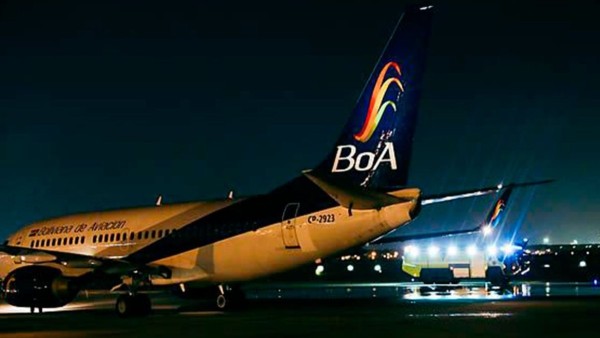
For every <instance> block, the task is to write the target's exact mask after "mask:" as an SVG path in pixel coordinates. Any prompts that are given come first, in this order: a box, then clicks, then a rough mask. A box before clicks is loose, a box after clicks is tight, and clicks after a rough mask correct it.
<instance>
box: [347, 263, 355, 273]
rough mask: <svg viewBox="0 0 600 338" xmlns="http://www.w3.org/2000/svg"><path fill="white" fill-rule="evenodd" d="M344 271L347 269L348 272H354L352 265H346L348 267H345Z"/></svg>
mask: <svg viewBox="0 0 600 338" xmlns="http://www.w3.org/2000/svg"><path fill="white" fill-rule="evenodd" d="M346 269H347V270H348V271H349V272H352V271H354V265H352V264H348V266H347V267H346Z"/></svg>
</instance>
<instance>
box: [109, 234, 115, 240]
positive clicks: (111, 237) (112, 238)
mask: <svg viewBox="0 0 600 338" xmlns="http://www.w3.org/2000/svg"><path fill="white" fill-rule="evenodd" d="M110 241H111V242H114V241H115V234H110Z"/></svg>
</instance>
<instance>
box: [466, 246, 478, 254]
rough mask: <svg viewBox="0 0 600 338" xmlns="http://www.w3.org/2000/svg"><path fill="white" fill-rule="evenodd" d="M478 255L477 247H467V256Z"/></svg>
mask: <svg viewBox="0 0 600 338" xmlns="http://www.w3.org/2000/svg"><path fill="white" fill-rule="evenodd" d="M476 253H477V247H476V246H475V245H469V246H468V247H467V254H468V255H469V256H474V255H475V254H476Z"/></svg>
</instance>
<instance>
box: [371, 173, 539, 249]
mask: <svg viewBox="0 0 600 338" xmlns="http://www.w3.org/2000/svg"><path fill="white" fill-rule="evenodd" d="M531 184H532V183H527V185H531ZM537 184H541V183H537ZM517 186H523V184H518V185H517V184H512V185H509V186H508V188H504V189H505V190H504V192H503V193H502V195H500V197H499V198H498V199H497V200H496V202H495V203H494V204H493V205H492V208H491V209H490V211H489V212H488V214H487V216H486V218H485V220H484V221H483V222H482V223H481V224H480V225H479V226H477V227H474V228H471V229H466V230H451V231H442V232H432V233H425V234H416V235H406V236H390V237H381V238H379V239H376V240H375V241H373V242H371V243H369V244H386V243H396V242H406V241H410V240H417V239H427V238H437V237H450V236H456V235H467V234H472V233H476V232H480V231H482V230H483V231H485V229H486V228H489V229H492V228H494V227H496V226H497V225H498V224H500V222H502V219H504V215H505V214H506V207H507V205H508V199H509V198H510V194H511V193H512V190H513V188H515V187H517Z"/></svg>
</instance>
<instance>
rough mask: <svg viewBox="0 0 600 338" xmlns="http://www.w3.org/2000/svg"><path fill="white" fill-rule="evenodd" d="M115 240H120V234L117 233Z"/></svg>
mask: <svg viewBox="0 0 600 338" xmlns="http://www.w3.org/2000/svg"><path fill="white" fill-rule="evenodd" d="M115 240H116V241H117V242H118V241H120V240H121V234H117V238H116V239H115Z"/></svg>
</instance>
